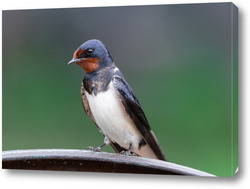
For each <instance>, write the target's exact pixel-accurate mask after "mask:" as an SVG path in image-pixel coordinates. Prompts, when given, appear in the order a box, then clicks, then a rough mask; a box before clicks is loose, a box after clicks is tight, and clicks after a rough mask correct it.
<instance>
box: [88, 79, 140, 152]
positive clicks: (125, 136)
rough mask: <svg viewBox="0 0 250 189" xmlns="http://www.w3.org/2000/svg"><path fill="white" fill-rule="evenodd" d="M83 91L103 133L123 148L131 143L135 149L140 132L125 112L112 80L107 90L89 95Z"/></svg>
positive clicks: (126, 147)
mask: <svg viewBox="0 0 250 189" xmlns="http://www.w3.org/2000/svg"><path fill="white" fill-rule="evenodd" d="M85 93H86V97H87V99H88V102H89V106H90V109H91V112H92V114H93V116H94V118H95V121H96V124H97V125H98V127H99V128H100V129H101V130H102V132H103V134H104V135H107V136H108V137H109V138H110V139H111V140H112V141H113V142H116V143H118V144H119V145H120V146H122V147H123V148H125V149H128V148H129V145H130V144H131V143H132V149H137V148H138V143H139V142H140V140H141V138H142V137H141V134H140V132H139V131H138V130H137V128H136V126H135V125H134V123H133V121H132V120H131V118H130V117H129V115H128V114H127V113H126V112H125V110H124V107H123V106H122V104H121V102H120V100H119V97H118V95H117V93H116V91H115V88H114V84H113V82H112V81H111V82H110V84H109V88H108V90H107V91H105V92H100V93H98V94H97V95H96V96H95V95H94V94H93V95H89V94H88V92H87V91H85Z"/></svg>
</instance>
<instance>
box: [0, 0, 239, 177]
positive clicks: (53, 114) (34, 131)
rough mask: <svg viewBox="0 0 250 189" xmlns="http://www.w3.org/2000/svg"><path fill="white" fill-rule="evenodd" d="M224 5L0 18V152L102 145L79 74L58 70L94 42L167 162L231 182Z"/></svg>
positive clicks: (19, 13) (227, 11)
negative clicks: (105, 52)
mask: <svg viewBox="0 0 250 189" xmlns="http://www.w3.org/2000/svg"><path fill="white" fill-rule="evenodd" d="M232 6H233V5H232V4H231V3H221V4H190V5H162V6H135V7H105V8H75V9H49V10H11V11H3V83H2V86H3V132H2V133H3V150H15V149H39V148H69V149H86V147H87V146H94V147H96V146H98V145H100V144H102V142H103V136H102V135H101V134H100V133H99V131H98V130H97V128H96V126H95V125H94V124H93V123H92V121H91V119H90V118H89V117H88V116H87V115H86V114H85V112H84V110H83V106H82V102H81V96H80V84H81V81H82V79H83V77H84V75H85V73H84V70H82V69H81V68H80V67H78V66H77V65H73V66H67V62H68V61H69V60H71V58H72V55H73V52H74V51H75V50H76V48H77V47H78V46H80V45H81V44H82V43H83V42H85V41H86V40H88V39H92V38H96V39H99V40H101V41H103V42H104V43H105V44H106V46H107V47H108V49H109V51H110V52H111V55H112V56H113V59H114V60H115V63H116V65H117V66H118V67H119V68H120V70H121V71H122V72H123V74H124V76H125V77H126V79H127V81H128V83H129V84H130V85H131V87H132V88H133V90H134V92H135V93H136V95H137V97H138V99H139V101H140V103H141V105H142V107H143V109H144V111H145V114H146V116H147V118H148V121H149V123H150V125H151V127H152V129H153V131H154V132H155V134H156V136H157V138H158V140H159V142H160V145H161V147H162V149H163V151H164V153H165V155H166V157H167V158H168V160H169V161H170V162H174V163H178V164H181V165H185V166H189V167H192V168H196V169H199V170H203V171H206V172H209V173H212V174H215V175H218V176H232V175H233V174H234V172H235V169H236V167H237V165H238V163H237V162H238V151H237V150H238V146H237V145H238V140H237V65H235V68H234V69H232V65H231V60H232V54H231V52H232V49H231V47H232V46H231V43H232V38H231V36H232V30H231V29H232V27H236V26H235V25H232V20H231V18H232V10H233V9H232ZM235 21H236V22H235V23H236V25H237V20H235ZM235 31H236V30H235ZM236 32H237V31H236ZM235 40H236V41H235V42H237V38H236V39H235ZM236 48H237V47H236ZM234 50H237V49H234ZM234 57H236V59H235V61H237V52H235V56H234ZM233 74H234V76H235V77H234V81H233V83H232V75H233ZM232 84H234V85H232ZM232 86H234V87H235V91H234V95H233V96H232ZM232 99H235V100H234V104H232V103H233V102H232ZM232 107H234V111H233V110H232ZM232 115H233V117H232ZM233 127H234V128H233ZM232 137H234V140H233V139H232ZM104 150H105V151H110V152H113V150H112V148H111V147H105V148H104Z"/></svg>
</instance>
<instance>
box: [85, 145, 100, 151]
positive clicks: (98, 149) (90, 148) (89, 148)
mask: <svg viewBox="0 0 250 189" xmlns="http://www.w3.org/2000/svg"><path fill="white" fill-rule="evenodd" d="M88 150H91V151H93V152H102V149H101V148H99V147H97V148H94V147H92V146H89V147H88Z"/></svg>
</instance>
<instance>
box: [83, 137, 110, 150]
mask: <svg viewBox="0 0 250 189" xmlns="http://www.w3.org/2000/svg"><path fill="white" fill-rule="evenodd" d="M109 144H110V139H109V137H108V136H105V137H104V143H103V144H102V145H100V146H98V147H97V148H93V147H92V146H89V147H88V149H89V150H92V151H94V152H101V151H102V148H103V147H104V146H107V145H109Z"/></svg>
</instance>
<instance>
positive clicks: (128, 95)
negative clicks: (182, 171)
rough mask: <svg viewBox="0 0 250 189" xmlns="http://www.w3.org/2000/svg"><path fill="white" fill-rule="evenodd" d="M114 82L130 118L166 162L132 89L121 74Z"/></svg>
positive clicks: (159, 157) (117, 75)
mask: <svg viewBox="0 0 250 189" xmlns="http://www.w3.org/2000/svg"><path fill="white" fill-rule="evenodd" d="M113 82H114V84H115V88H116V91H117V94H118V96H119V98H120V100H121V102H122V104H123V106H124V108H125V110H126V112H127V113H128V114H129V116H130V118H131V119H132V120H133V122H134V124H135V125H136V127H137V129H138V130H139V131H140V133H141V135H142V137H143V139H144V141H145V142H146V143H147V144H148V145H149V146H150V148H151V149H152V150H153V152H154V153H155V155H156V156H157V157H158V159H160V160H166V159H165V156H164V154H163V153H162V151H161V149H160V147H159V144H158V142H157V139H156V137H155V136H154V134H153V132H152V131H151V129H150V126H149V123H148V121H147V119H146V117H145V114H144V112H143V110H142V108H141V105H140V103H139V101H138V100H137V98H136V96H135V94H134V92H133V91H132V89H131V87H130V86H129V85H128V83H127V82H126V81H125V79H124V77H123V76H122V74H121V73H120V72H118V73H117V74H116V75H114V76H113Z"/></svg>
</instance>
